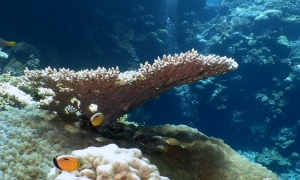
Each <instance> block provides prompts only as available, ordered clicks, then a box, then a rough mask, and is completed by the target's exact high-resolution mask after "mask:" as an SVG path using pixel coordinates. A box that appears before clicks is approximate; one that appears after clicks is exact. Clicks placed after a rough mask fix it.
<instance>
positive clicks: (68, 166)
mask: <svg viewBox="0 0 300 180" xmlns="http://www.w3.org/2000/svg"><path fill="white" fill-rule="evenodd" d="M53 163H54V165H55V166H56V167H57V168H58V169H60V170H64V171H75V170H76V169H78V168H80V167H81V166H82V160H81V159H80V158H77V157H74V156H71V155H61V156H55V157H54V158H53Z"/></svg>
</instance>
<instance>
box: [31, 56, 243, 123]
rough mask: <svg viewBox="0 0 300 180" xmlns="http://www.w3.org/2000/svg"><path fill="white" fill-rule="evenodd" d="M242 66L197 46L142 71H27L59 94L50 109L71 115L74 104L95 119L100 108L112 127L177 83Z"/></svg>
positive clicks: (48, 105) (44, 105)
mask: <svg viewBox="0 0 300 180" xmlns="http://www.w3.org/2000/svg"><path fill="white" fill-rule="evenodd" d="M237 67H238V64H237V63H236V62H235V61H234V60H233V59H231V58H227V57H219V56H215V55H209V56H203V55H199V54H198V53H197V51H195V50H192V51H189V52H187V53H181V54H180V55H177V54H176V55H175V56H171V55H169V56H165V55H164V56H163V58H162V59H160V58H158V59H157V60H154V63H153V64H152V65H151V64H149V63H148V62H146V63H145V64H141V65H140V68H139V69H138V71H125V72H122V73H120V72H119V68H118V67H116V68H115V69H114V68H111V69H108V70H106V69H105V68H100V67H98V69H96V70H83V71H78V72H75V71H72V70H69V69H64V68H63V69H59V70H56V69H52V68H50V67H49V68H46V69H45V70H35V71H29V70H28V69H26V70H25V80H26V81H27V82H28V84H29V85H30V86H31V87H36V88H38V87H41V86H42V87H44V88H50V89H52V90H53V91H54V93H55V96H53V100H50V101H49V103H41V107H42V108H44V109H48V110H52V111H56V112H58V113H65V108H66V107H67V106H68V105H72V106H74V107H76V108H77V109H78V110H80V111H81V112H82V114H84V115H86V116H88V117H90V116H91V115H92V114H94V113H96V112H102V113H103V114H104V115H105V118H106V120H105V122H104V123H103V125H104V126H105V125H107V124H109V123H111V122H112V121H114V120H116V119H117V118H119V117H121V116H122V115H124V114H126V113H127V112H128V111H130V110H132V109H134V108H136V107H138V106H140V105H142V104H143V103H145V102H147V101H148V100H150V99H152V98H156V97H159V95H160V94H161V93H163V92H165V91H168V90H170V89H172V88H173V87H175V86H178V85H183V84H187V83H193V82H196V81H198V80H200V79H203V78H207V77H210V76H215V75H219V74H224V73H226V72H228V71H231V70H234V69H236V68H237Z"/></svg>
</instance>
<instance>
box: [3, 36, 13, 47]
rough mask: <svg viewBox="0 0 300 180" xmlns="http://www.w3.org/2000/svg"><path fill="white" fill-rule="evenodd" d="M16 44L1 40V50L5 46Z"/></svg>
mask: <svg viewBox="0 0 300 180" xmlns="http://www.w3.org/2000/svg"><path fill="white" fill-rule="evenodd" d="M14 45H16V42H14V41H5V40H4V39H2V38H0V48H1V47H4V46H14Z"/></svg>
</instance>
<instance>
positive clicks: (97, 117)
mask: <svg viewBox="0 0 300 180" xmlns="http://www.w3.org/2000/svg"><path fill="white" fill-rule="evenodd" d="M103 121H104V115H103V114H102V113H96V114H94V115H93V116H92V117H91V119H90V120H89V121H88V122H87V125H88V126H90V127H95V126H99V125H101V124H102V123H103Z"/></svg>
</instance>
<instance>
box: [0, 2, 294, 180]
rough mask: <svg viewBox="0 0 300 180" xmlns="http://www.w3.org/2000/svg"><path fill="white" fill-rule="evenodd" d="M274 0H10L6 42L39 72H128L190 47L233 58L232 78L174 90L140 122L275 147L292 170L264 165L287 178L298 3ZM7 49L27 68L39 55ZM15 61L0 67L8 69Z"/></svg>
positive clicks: (148, 107) (4, 18)
mask: <svg viewBox="0 0 300 180" xmlns="http://www.w3.org/2000/svg"><path fill="white" fill-rule="evenodd" d="M273 2H275V1H263V0H261V1H254V0H246V1H226V0H222V1H220V2H219V1H213V0H210V1H207V2H205V1H198V0H191V1H189V2H186V1H179V0H164V1H162V0H159V1H158V0H157V1H150V0H143V1H142V0H140V1H116V0H111V1H96V0H91V1H83V0H79V1H75V2H70V1H58V0H53V1H33V0H27V1H23V0H15V1H5V2H0V7H1V11H0V15H1V23H0V28H1V32H0V37H1V38H3V39H6V40H14V41H16V42H25V43H27V44H30V45H32V46H34V47H35V48H36V49H37V50H38V55H37V54H36V55H35V56H39V57H38V58H39V60H40V63H39V65H38V67H37V68H43V67H46V66H51V67H65V68H71V69H74V70H80V69H87V68H89V69H90V68H96V67H97V66H104V67H107V68H108V67H115V66H119V68H120V70H122V71H125V70H129V69H136V68H138V67H139V63H140V62H141V63H143V62H145V61H149V62H152V61H153V59H154V58H156V57H157V56H162V55H163V54H175V53H180V52H185V51H187V50H190V49H192V48H194V49H196V50H198V51H199V53H203V54H205V55H207V54H217V55H221V56H227V57H232V58H234V59H235V60H236V61H237V62H238V63H239V68H238V69H237V70H235V71H234V72H230V73H228V74H225V75H221V76H218V77H215V78H212V79H207V80H201V81H199V82H196V83H194V84H191V85H184V86H181V87H177V88H175V89H173V90H170V91H168V92H166V93H164V94H162V95H161V97H160V98H159V99H158V100H157V99H155V100H151V101H149V102H148V103H146V104H144V105H143V106H142V107H141V108H142V112H144V114H145V117H135V115H134V114H135V111H133V112H132V117H135V118H134V119H135V121H137V122H138V123H139V124H149V125H159V124H166V123H171V124H186V125H189V126H191V127H194V128H197V129H198V130H199V131H201V132H203V133H205V134H207V135H208V136H214V137H217V138H221V139H223V140H224V141H225V143H227V144H228V145H230V146H231V147H232V148H233V149H235V150H240V151H241V152H257V153H263V151H262V150H263V149H264V148H269V149H272V148H273V147H275V148H277V149H278V152H279V154H280V155H281V156H282V157H284V158H287V159H288V160H289V161H290V163H291V166H287V165H283V166H281V165H279V164H278V163H277V162H272V163H270V164H268V165H266V164H263V165H265V166H266V167H267V168H269V169H270V170H272V171H274V172H276V173H278V174H281V173H285V174H282V176H281V178H282V179H289V178H288V177H292V176H293V177H297V176H299V173H300V170H299V169H300V165H299V164H300V163H299V157H291V154H292V153H298V154H300V151H299V149H300V143H299V140H300V136H299V134H300V123H299V119H300V111H299V107H300V31H299V29H300V26H299V23H298V22H299V19H300V2H299V1H293V0H284V1H283V0H280V2H281V3H282V6H280V3H273ZM206 4H208V5H209V6H206ZM266 10H273V11H266ZM274 10H276V11H274ZM293 18H294V20H293ZM295 19H298V21H297V20H295ZM3 51H5V52H8V53H9V55H10V57H11V58H16V59H17V60H19V61H20V62H21V63H22V64H26V62H27V60H28V57H29V55H30V54H32V53H33V51H32V50H28V49H24V50H22V51H18V52H14V51H11V50H10V48H8V47H4V48H3ZM8 62H9V61H1V63H0V69H1V72H3V71H4V70H5V68H4V67H5V66H7V63H8ZM32 66H33V65H32ZM7 68H9V67H7ZM139 111H141V109H139ZM139 116H143V113H142V115H141V114H139ZM146 116H147V117H146ZM284 128H292V129H294V130H293V131H292V132H291V133H292V134H293V136H288V135H287V133H284V132H283V130H284ZM289 142H292V143H289ZM252 154H253V153H252ZM254 161H255V158H254ZM259 163H262V162H259ZM297 174H298V175H297ZM296 175H297V176H296ZM290 179H291V178H290Z"/></svg>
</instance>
